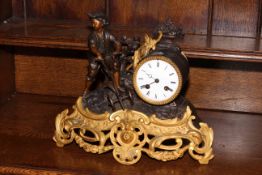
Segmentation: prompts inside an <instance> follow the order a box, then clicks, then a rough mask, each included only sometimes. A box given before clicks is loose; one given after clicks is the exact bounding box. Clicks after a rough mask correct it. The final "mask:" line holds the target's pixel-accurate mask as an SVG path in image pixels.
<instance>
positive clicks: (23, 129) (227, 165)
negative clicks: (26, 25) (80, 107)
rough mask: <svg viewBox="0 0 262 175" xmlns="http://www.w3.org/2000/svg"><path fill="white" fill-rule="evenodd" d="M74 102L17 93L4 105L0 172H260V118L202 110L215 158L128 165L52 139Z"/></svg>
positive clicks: (0, 126) (0, 115) (144, 160)
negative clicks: (58, 117)
mask: <svg viewBox="0 0 262 175" xmlns="http://www.w3.org/2000/svg"><path fill="white" fill-rule="evenodd" d="M75 100H76V99H75V98H69V97H55V96H40V95H29V94H16V95H15V96H14V97H13V98H12V99H11V100H10V101H9V102H7V103H5V104H4V105H1V106H0V140H1V144H0V157H1V159H0V174H44V173H46V174H47V173H50V174H115V175H117V174H145V175H146V174H150V175H154V174H156V175H159V174H170V175H172V174H209V175H212V174H217V175H218V174H237V175H242V174H243V175H244V174H245V175H246V174H253V175H256V174H261V173H262V167H261V165H260V164H261V160H262V149H261V147H262V135H261V132H262V128H261V125H262V116H261V114H260V115H255V114H246V113H231V112H222V111H207V110H198V114H199V116H200V118H201V119H202V120H203V121H205V122H207V123H208V125H209V126H210V127H212V128H213V129H214V134H215V140H214V145H213V148H214V153H215V158H214V159H213V160H211V161H210V164H209V165H200V164H199V163H198V162H197V161H195V160H193V159H191V158H190V157H189V156H188V154H186V155H185V156H184V157H183V158H181V159H179V160H177V161H170V162H159V161H156V160H154V159H150V158H148V157H147V156H146V155H143V157H142V159H141V160H140V161H139V163H138V164H136V165H133V166H124V165H121V164H119V163H117V162H116V161H115V160H114V159H113V156H112V154H111V153H106V154H102V155H96V154H91V153H85V152H84V151H83V150H82V149H80V148H79V147H78V146H77V145H76V144H70V145H67V146H65V147H64V148H58V147H56V145H55V143H54V142H53V140H52V136H53V134H54V129H55V128H54V121H55V117H56V115H57V114H58V113H60V112H61V111H63V110H64V109H65V108H71V106H72V105H73V103H74V101H75Z"/></svg>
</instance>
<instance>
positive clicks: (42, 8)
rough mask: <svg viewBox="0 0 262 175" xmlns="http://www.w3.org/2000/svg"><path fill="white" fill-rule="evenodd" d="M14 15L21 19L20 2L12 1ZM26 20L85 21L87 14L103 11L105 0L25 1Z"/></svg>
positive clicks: (19, 0)
mask: <svg viewBox="0 0 262 175" xmlns="http://www.w3.org/2000/svg"><path fill="white" fill-rule="evenodd" d="M13 6H14V10H15V11H14V14H15V16H18V17H23V9H22V8H21V0H13ZM26 10H27V15H28V18H46V19H74V20H81V21H85V22H86V21H87V19H88V16H87V13H88V12H92V11H102V12H103V11H105V0H96V1H93V0H67V1H64V0H26Z"/></svg>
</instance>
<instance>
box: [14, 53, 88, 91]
mask: <svg viewBox="0 0 262 175" xmlns="http://www.w3.org/2000/svg"><path fill="white" fill-rule="evenodd" d="M87 65H88V60H87V59H86V60H84V59H82V60H81V59H74V58H60V59H57V58H56V57H48V56H27V55H16V57H15V66H16V77H15V78H16V89H17V91H18V92H26V93H36V94H45V95H62V96H80V95H82V94H83V92H84V87H85V77H86V75H87Z"/></svg>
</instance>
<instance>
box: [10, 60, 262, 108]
mask: <svg viewBox="0 0 262 175" xmlns="http://www.w3.org/2000/svg"><path fill="white" fill-rule="evenodd" d="M15 65H16V84H17V86H16V87H17V91H18V92H26V93H35V94H45V95H46V94H47V95H61V96H80V95H82V94H83V90H84V82H85V75H86V70H87V69H86V66H87V60H84V59H67V58H60V59H57V58H55V57H42V56H40V57H39V56H28V55H16V56H15ZM218 67H219V66H218ZM258 69H259V68H258ZM261 69H262V67H261ZM261 69H260V70H255V71H245V70H234V69H233V70H230V69H223V68H221V69H219V68H205V67H201V66H200V67H199V66H195V67H191V72H190V83H189V87H188V90H187V98H188V99H190V100H191V102H192V103H193V104H194V105H195V106H196V107H198V108H205V109H206V108H207V109H220V110H230V111H243V112H258V113H262V93H261V89H262V81H260V80H262V70H261ZM32 75H34V76H32Z"/></svg>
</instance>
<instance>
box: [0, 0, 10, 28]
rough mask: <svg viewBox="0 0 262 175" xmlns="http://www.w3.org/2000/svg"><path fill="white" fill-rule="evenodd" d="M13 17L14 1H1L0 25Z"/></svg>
mask: <svg viewBox="0 0 262 175" xmlns="http://www.w3.org/2000/svg"><path fill="white" fill-rule="evenodd" d="M10 17H12V1H10V0H1V1H0V23H2V21H3V20H5V19H7V18H10Z"/></svg>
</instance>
